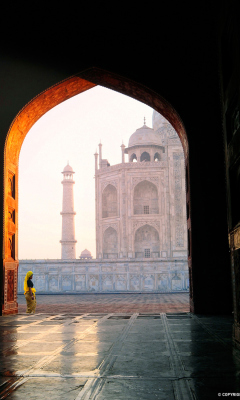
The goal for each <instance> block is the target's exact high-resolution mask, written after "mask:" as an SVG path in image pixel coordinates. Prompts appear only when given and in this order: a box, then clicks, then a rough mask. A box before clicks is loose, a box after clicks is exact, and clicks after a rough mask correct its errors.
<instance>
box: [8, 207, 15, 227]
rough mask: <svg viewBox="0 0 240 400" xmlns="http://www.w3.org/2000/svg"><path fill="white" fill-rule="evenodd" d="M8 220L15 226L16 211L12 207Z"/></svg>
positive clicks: (9, 210)
mask: <svg viewBox="0 0 240 400" xmlns="http://www.w3.org/2000/svg"><path fill="white" fill-rule="evenodd" d="M8 220H9V221H11V222H13V223H14V224H15V210H14V209H13V208H10V207H9V209H8Z"/></svg>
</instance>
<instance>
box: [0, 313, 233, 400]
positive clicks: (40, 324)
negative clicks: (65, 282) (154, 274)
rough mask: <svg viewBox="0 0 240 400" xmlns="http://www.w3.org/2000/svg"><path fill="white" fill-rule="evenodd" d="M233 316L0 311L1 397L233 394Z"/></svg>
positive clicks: (196, 398)
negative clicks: (3, 314)
mask: <svg viewBox="0 0 240 400" xmlns="http://www.w3.org/2000/svg"><path fill="white" fill-rule="evenodd" d="M232 322H233V321H232V318H231V317H209V316H197V315H192V314H190V313H188V312H183V313H140V312H137V313H136V312H132V313H119V312H118V313H82V314H80V313H79V314H71V313H49V314H48V313H39V314H35V315H26V314H18V315H13V316H5V317H0V337H1V342H0V350H1V358H0V361H1V362H0V399H5V398H7V399H13V400H18V399H21V400H25V399H34V400H38V399H41V400H42V399H46V400H48V399H51V400H55V399H61V400H66V399H69V400H80V399H85V400H86V399H89V400H90V399H96V400H103V399H109V400H115V399H116V400H118V399H119V400H122V399H124V400H128V399H133V400H135V399H138V400H141V399H146V400H148V399H149V400H151V399H161V400H165V399H166V400H188V399H191V400H202V399H215V398H219V397H226V396H224V394H226V393H227V394H228V393H235V396H237V393H239V394H240V377H239V373H240V353H239V351H238V350H236V349H234V348H233V346H232V343H231V330H232ZM220 395H221V396H220Z"/></svg>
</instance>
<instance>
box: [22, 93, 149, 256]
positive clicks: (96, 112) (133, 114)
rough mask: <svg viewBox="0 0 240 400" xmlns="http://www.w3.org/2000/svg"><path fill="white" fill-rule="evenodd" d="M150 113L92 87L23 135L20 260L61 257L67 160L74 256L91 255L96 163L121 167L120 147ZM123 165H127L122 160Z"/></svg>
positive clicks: (119, 97)
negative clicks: (99, 157) (70, 172)
mask: <svg viewBox="0 0 240 400" xmlns="http://www.w3.org/2000/svg"><path fill="white" fill-rule="evenodd" d="M152 112H153V110H152V109H151V108H150V107H148V106H146V105H145V104H143V103H140V102H138V101H136V100H134V99H132V98H130V97H127V96H124V95H122V94H120V93H117V92H115V91H112V90H110V89H105V88H103V87H101V86H97V87H95V88H93V89H90V90H88V91H86V92H84V93H82V94H79V95H77V96H75V97H73V98H71V99H69V100H67V101H65V102H63V103H61V104H59V105H58V106H57V107H55V108H53V109H52V110H50V111H49V112H48V113H46V114H45V115H44V116H43V117H42V118H41V119H40V120H39V121H37V122H36V124H35V125H34V126H33V127H32V129H31V130H30V131H29V133H28V134H27V136H26V138H25V140H24V143H23V145H22V149H21V153H20V159H19V259H47V258H48V259H56V258H61V244H60V243H59V240H61V229H62V217H61V215H60V212H61V210H62V186H63V185H62V184H61V181H62V177H63V175H62V174H61V172H62V171H63V168H64V167H65V166H66V165H67V163H68V161H69V164H70V165H71V167H72V168H73V170H74V171H75V174H74V180H75V185H74V208H75V211H76V216H75V236H76V240H77V244H76V257H77V258H78V257H79V256H80V253H81V251H82V250H84V249H85V248H87V249H88V250H90V251H91V253H92V255H93V257H95V256H96V245H95V240H96V239H95V180H94V173H95V171H94V170H95V160H94V153H95V151H96V149H97V152H98V144H99V142H100V140H101V143H102V145H103V147H102V156H103V158H106V159H108V161H109V162H110V164H111V165H115V164H119V163H121V148H120V146H121V144H122V141H123V143H124V144H125V146H127V145H128V140H129V137H130V136H131V134H132V133H133V132H135V130H136V129H138V128H140V127H141V126H142V125H143V120H144V117H146V125H147V126H149V127H150V128H151V127H152ZM125 157H126V161H127V155H126V156H125Z"/></svg>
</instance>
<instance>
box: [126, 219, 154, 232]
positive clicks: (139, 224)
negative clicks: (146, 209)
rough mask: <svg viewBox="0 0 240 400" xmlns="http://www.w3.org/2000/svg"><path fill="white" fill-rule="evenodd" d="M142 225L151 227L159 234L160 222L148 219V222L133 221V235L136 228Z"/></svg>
mask: <svg viewBox="0 0 240 400" xmlns="http://www.w3.org/2000/svg"><path fill="white" fill-rule="evenodd" d="M144 225H150V226H153V227H154V228H155V229H156V230H157V231H158V233H159V232H160V222H158V221H154V220H151V219H148V220H147V219H146V220H145V221H139V220H138V221H133V223H132V232H133V233H135V232H136V230H137V229H138V228H140V227H141V226H144Z"/></svg>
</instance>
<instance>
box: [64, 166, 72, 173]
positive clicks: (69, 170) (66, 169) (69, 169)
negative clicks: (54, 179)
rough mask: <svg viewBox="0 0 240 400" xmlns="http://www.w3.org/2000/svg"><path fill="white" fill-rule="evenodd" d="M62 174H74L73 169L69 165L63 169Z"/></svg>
mask: <svg viewBox="0 0 240 400" xmlns="http://www.w3.org/2000/svg"><path fill="white" fill-rule="evenodd" d="M63 172H64V173H66V172H69V173H72V174H74V172H73V169H72V167H71V166H70V165H66V167H64V168H63Z"/></svg>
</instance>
